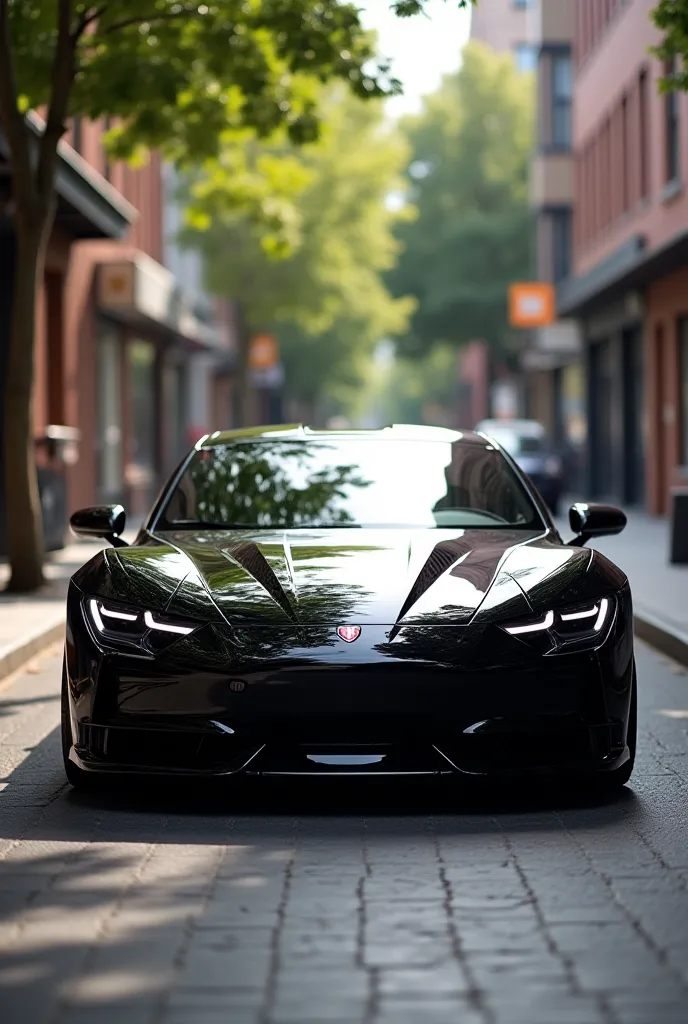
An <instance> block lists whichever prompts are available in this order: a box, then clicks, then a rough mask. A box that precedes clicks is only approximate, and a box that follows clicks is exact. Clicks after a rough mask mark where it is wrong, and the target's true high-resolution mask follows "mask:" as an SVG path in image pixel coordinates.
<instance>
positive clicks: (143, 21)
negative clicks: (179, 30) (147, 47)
mask: <svg viewBox="0 0 688 1024" xmlns="http://www.w3.org/2000/svg"><path fill="white" fill-rule="evenodd" d="M185 14H198V10H197V9H196V8H195V7H193V6H191V7H185V8H184V9H182V10H178V11H167V12H166V11H151V13H150V14H149V15H148V16H146V15H145V14H137V15H136V17H132V18H122V20H121V21H113V23H112V24H111V25H108V26H107V27H106V28H103V29H100V30H99V34H100V35H101V36H109V35H112V33H113V32H120V31H121V30H122V29H123V28H130V27H131V26H132V25H154V24H155V22H156V21H174V19H175V18H181V17H182V16H183V15H185Z"/></svg>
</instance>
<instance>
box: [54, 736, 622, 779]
mask: <svg viewBox="0 0 688 1024" xmlns="http://www.w3.org/2000/svg"><path fill="white" fill-rule="evenodd" d="M347 750H349V751H351V747H347ZM426 753H427V757H424V758H422V759H421V760H418V759H417V758H410V759H409V761H408V763H407V764H404V763H403V761H401V762H400V761H399V759H395V758H392V759H391V760H390V761H389V762H388V763H387V764H386V763H385V760H386V755H383V756H381V757H378V756H377V755H373V757H374V760H372V759H371V756H370V755H365V756H363V757H359V756H357V755H355V754H351V753H348V754H329V755H322V754H321V755H309V754H305V756H304V753H303V752H302V751H294V752H292V756H286V757H284V756H280V754H279V753H275V752H271V751H269V750H268V749H267V745H263V746H261V747H259V748H258V749H256V750H255V751H253V752H252V753H251V754H250V756H248V757H247V759H246V760H245V761H243V763H241V764H239V765H237V764H234V765H232V766H231V767H229V766H216V767H212V768H194V767H191V766H188V765H185V766H183V767H175V766H169V765H150V764H135V763H119V762H112V761H106V760H103V759H100V758H95V757H92V756H89V753H88V752H87V751H83V750H81V751H79V750H77V748H75V747H74V746H72V747H71V749H70V751H69V760H70V761H71V762H72V764H74V765H75V766H76V767H77V768H79V769H81V771H83V772H87V773H88V774H93V775H96V774H98V775H103V776H106V775H107V776H115V775H118V776H127V775H128V776H138V777H141V776H150V777H153V778H170V779H171V778H177V779H179V778H187V779H193V778H205V779H213V778H216V779H221V778H227V777H229V776H236V777H245V778H249V777H253V778H256V777H272V778H278V777H301V778H318V777H319V778H323V777H327V778H337V777H339V778H355V777H357V776H360V777H364V778H367V779H370V778H373V777H379V778H388V779H389V778H398V777H407V778H408V777H411V778H422V777H426V778H427V777H432V776H434V777H439V776H455V777H462V778H464V779H466V780H468V779H475V780H479V779H483V780H495V781H498V780H508V779H514V778H518V779H527V778H531V779H541V780H542V779H552V778H555V777H557V778H562V779H563V778H576V777H581V776H592V775H606V774H608V773H610V772H614V771H616V770H617V769H619V768H621V767H623V765H624V764H626V763H627V762H628V761H629V759H630V758H631V751H630V748H629V747H628V746H627V745H626V746H624V747H623V748H622V749H618V748H617V749H615V750H613V751H611V752H609V753H607V754H605V755H604V756H602V757H599V758H596V759H594V760H592V759H590V758H581V759H577V760H572V761H569V762H556V763H541V764H537V765H533V766H527V765H522V764H514V765H511V766H503V765H500V766H496V765H495V766H494V767H493V766H487V767H483V768H482V769H481V770H475V768H468V767H466V766H461V765H459V764H457V763H456V761H455V760H453V759H452V757H451V756H449V755H448V754H447V753H445V751H444V750H441V749H440V748H439V747H438V746H436V745H435V744H432V745H431V747H430V749H429V750H428V751H427V752H426Z"/></svg>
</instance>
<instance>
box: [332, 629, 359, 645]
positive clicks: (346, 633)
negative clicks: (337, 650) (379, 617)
mask: <svg viewBox="0 0 688 1024" xmlns="http://www.w3.org/2000/svg"><path fill="white" fill-rule="evenodd" d="M360 635H361V627H360V626H337V636H339V637H341V639H342V640H345V641H346V642H347V644H352V643H353V642H354V640H358V638H359V636H360Z"/></svg>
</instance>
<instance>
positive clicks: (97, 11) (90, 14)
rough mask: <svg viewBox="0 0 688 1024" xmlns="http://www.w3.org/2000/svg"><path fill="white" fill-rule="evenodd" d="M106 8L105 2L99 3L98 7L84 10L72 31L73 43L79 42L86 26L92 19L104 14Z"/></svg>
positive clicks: (96, 19)
mask: <svg viewBox="0 0 688 1024" xmlns="http://www.w3.org/2000/svg"><path fill="white" fill-rule="evenodd" d="M106 10H107V4H101V6H100V7H92V8H87V9H86V10H85V11H84V13H83V14H82V16H81V17H80V18H79V21H78V22H77V24H76V28H75V29H74V31H73V33H72V39H73V40H74V43H75V44H76V43H78V42H79V40H80V39H81V37H82V35H83V34H84V32H85V31H86V29H87V28H88V26H89V25H92V24H93V22H94V21H98V19H99V18H101V17H102V16H103V14H105V12H106Z"/></svg>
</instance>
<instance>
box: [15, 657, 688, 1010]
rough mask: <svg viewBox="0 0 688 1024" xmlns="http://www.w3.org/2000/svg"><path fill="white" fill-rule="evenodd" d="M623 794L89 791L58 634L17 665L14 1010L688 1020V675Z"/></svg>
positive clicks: (646, 687)
mask: <svg viewBox="0 0 688 1024" xmlns="http://www.w3.org/2000/svg"><path fill="white" fill-rule="evenodd" d="M638 657H639V677H640V695H641V719H640V724H641V744H640V764H639V767H638V769H637V772H636V775H635V777H634V781H633V788H632V790H629V791H628V792H627V793H626V794H624V796H623V797H622V798H620V799H618V800H616V801H615V802H612V803H608V804H606V805H603V804H594V803H590V802H588V803H581V802H580V800H579V801H578V802H575V801H571V800H569V801H568V802H567V801H566V800H565V799H564V798H561V797H559V798H552V797H547V796H546V795H542V794H541V795H540V796H538V795H533V794H531V795H530V796H529V795H528V794H523V795H522V796H520V797H518V798H515V797H509V796H508V795H506V794H501V795H500V794H495V793H492V794H486V795H482V796H481V795H474V796H465V797H461V796H459V795H458V794H457V795H455V796H454V797H453V798H448V797H447V796H443V795H441V794H438V793H437V792H436V791H433V790H432V789H428V788H427V787H426V788H420V789H416V790H415V791H413V792H410V791H409V790H408V789H407V788H405V787H396V788H393V789H388V788H384V789H376V788H375V787H371V786H370V785H369V784H363V785H361V786H353V785H352V786H349V787H348V788H346V789H338V790H337V791H335V790H334V789H330V788H325V789H323V788H321V789H316V790H313V789H307V788H305V787H304V786H303V784H301V783H300V784H298V785H297V784H294V785H292V786H291V788H290V789H289V790H279V789H274V788H271V787H268V786H267V785H263V784H261V785H260V786H259V787H258V789H257V792H256V791H254V792H252V793H251V792H249V793H247V794H246V795H244V796H242V797H241V798H237V797H236V796H234V797H233V796H232V794H231V792H230V791H228V790H227V789H221V790H217V791H215V792H214V793H213V794H211V795H210V796H208V797H207V798H205V799H203V798H202V797H201V796H200V795H199V793H198V792H197V791H196V792H194V791H192V792H191V793H189V792H186V793H183V792H182V793H175V792H172V791H169V790H168V792H167V794H166V795H165V794H162V795H161V794H160V793H157V794H156V793H155V792H145V791H143V792H141V791H140V792H137V793H136V794H132V795H130V796H129V797H126V798H120V799H115V798H114V797H107V798H106V797H100V798H98V799H95V798H92V797H89V798H86V797H78V796H76V795H74V794H73V793H72V792H71V791H70V790H69V789H67V788H66V786H65V783H64V780H63V776H62V770H61V767H60V764H59V756H58V728H57V726H58V705H59V697H58V689H59V664H60V661H59V651H57V650H55V651H54V652H53V653H52V654H51V655H50V656H49V657H46V658H44V659H43V660H42V661H41V662H40V663H34V664H33V665H31V666H30V671H28V672H25V673H23V674H22V675H20V676H17V677H14V679H8V680H6V681H4V682H3V683H0V755H1V756H2V776H1V778H2V783H1V792H0V1008H1V1009H0V1017H1V1019H2V1021H3V1024H15V1022H16V1024H18V1022H20V1021H21V1022H24V1021H30V1022H32V1024H41V1022H44V1021H45V1022H50V1024H62V1022H67V1024H69V1022H77V1021H83V1022H86V1021H89V1022H91V1021H98V1022H99V1024H102V1022H105V1024H107V1022H115V1021H117V1022H120V1021H126V1022H127V1024H139V1022H141V1024H142V1022H144V1021H146V1022H156V1024H182V1022H184V1024H186V1022H189V1024H214V1022H216V1021H218V1022H219V1021H224V1022H231V1024H249V1022H250V1024H287V1022H289V1024H307V1022H323V1024H324V1022H341V1024H358V1022H362V1024H392V1022H394V1024H406V1022H408V1024H420V1022H424V1024H435V1022H441V1024H450V1022H451V1024H458V1022H460V1024H474V1022H475V1024H592V1022H595V1024H597V1022H605V1024H666V1022H673V1024H685V1021H686V1019H688V1011H687V1006H688V842H687V840H688V825H687V823H686V794H687V793H688V676H687V675H686V673H685V672H684V671H683V670H681V669H679V668H678V666H676V665H674V664H673V663H670V662H668V661H665V660H663V659H661V658H660V657H659V656H658V655H656V654H655V653H654V652H652V651H650V650H649V649H648V648H645V647H642V646H640V647H639V651H638Z"/></svg>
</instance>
